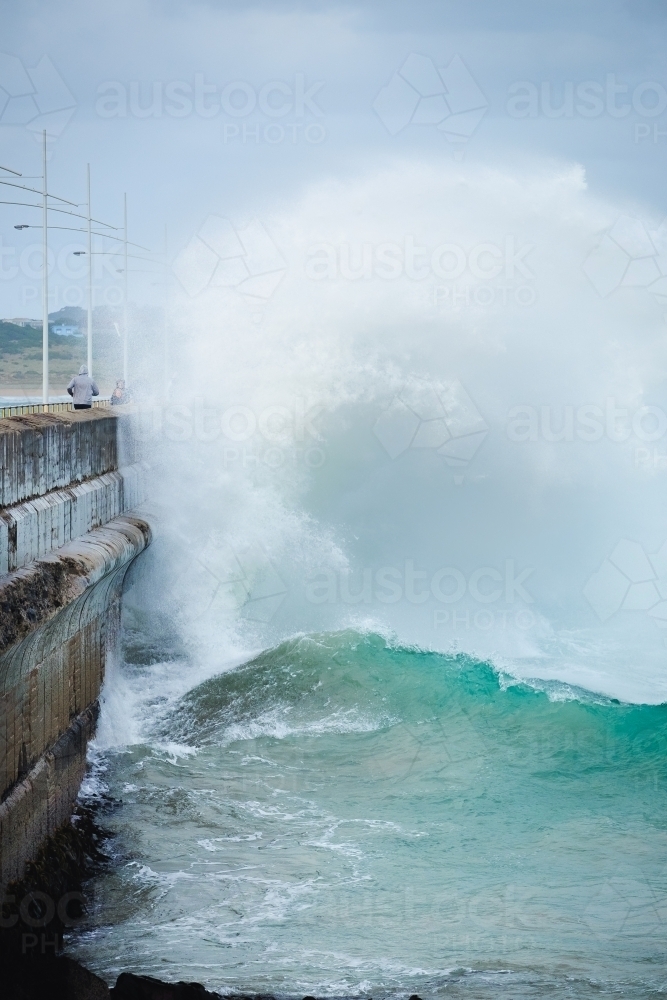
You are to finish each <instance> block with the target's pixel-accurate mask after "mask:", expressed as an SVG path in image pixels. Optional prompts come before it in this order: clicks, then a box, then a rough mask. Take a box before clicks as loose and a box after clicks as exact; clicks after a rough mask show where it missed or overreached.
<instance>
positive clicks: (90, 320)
mask: <svg viewBox="0 0 667 1000" xmlns="http://www.w3.org/2000/svg"><path fill="white" fill-rule="evenodd" d="M87 167H88V171H87V177H88V327H87V333H88V355H87V360H88V374H89V375H90V377H91V378H92V377H93V233H92V228H91V227H92V221H93V220H92V217H91V211H90V163H88V164H87Z"/></svg>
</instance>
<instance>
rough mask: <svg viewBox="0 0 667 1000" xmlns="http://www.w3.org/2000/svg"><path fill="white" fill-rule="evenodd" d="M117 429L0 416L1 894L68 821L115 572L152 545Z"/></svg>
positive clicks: (107, 645)
mask: <svg viewBox="0 0 667 1000" xmlns="http://www.w3.org/2000/svg"><path fill="white" fill-rule="evenodd" d="M128 420H129V418H128V417H127V416H125V415H123V414H121V413H119V412H113V411H109V410H89V411H76V412H73V413H64V414H60V413H57V414H52V413H45V414H34V415H30V416H25V417H12V418H9V419H4V420H0V886H4V885H6V884H7V883H8V882H11V881H14V880H16V879H19V878H21V877H22V875H23V872H24V870H25V865H26V863H27V862H28V861H30V860H32V859H33V858H34V856H35V854H36V853H37V851H38V850H39V847H40V846H41V845H42V843H43V842H44V840H45V839H46V838H47V837H49V836H50V835H52V834H53V833H55V831H56V830H57V829H58V828H59V827H60V826H62V825H63V824H64V823H67V822H68V821H69V817H70V815H71V812H72V807H73V805H74V802H75V800H76V796H77V793H78V790H79V787H80V785H81V780H82V777H83V774H84V771H85V762H86V745H87V742H88V739H89V738H90V736H91V735H92V733H93V732H94V728H95V722H96V718H97V699H98V696H99V692H100V687H101V684H102V681H103V678H104V671H105V665H106V662H107V659H108V657H109V655H110V654H112V652H113V650H114V647H115V644H116V641H117V635H118V628H119V622H120V598H121V593H122V586H123V580H124V577H125V573H126V571H127V569H128V567H129V566H130V564H131V563H132V561H133V560H134V559H135V558H136V556H137V555H138V554H139V553H140V552H141V551H142V550H143V549H144V548H145V547H146V546H147V545H148V544H149V543H150V540H151V529H150V526H149V523H148V520H147V519H146V517H145V516H144V515H142V513H141V510H140V505H141V503H142V502H143V500H144V499H145V484H144V470H143V468H142V466H141V465H140V464H138V463H136V462H133V461H132V458H133V456H132V454H131V448H129V447H128V443H131V434H130V433H129V429H128V427H127V422H128ZM121 439H124V447H123V448H122V449H121V447H120V442H121ZM121 452H122V453H123V456H124V458H125V461H126V462H127V463H128V464H125V465H121V464H120V463H119V455H120V454H121Z"/></svg>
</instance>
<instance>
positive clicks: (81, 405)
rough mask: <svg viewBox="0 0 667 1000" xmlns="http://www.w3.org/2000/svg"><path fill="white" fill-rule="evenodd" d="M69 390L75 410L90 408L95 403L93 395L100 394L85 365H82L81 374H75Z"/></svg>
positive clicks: (68, 387)
mask: <svg viewBox="0 0 667 1000" xmlns="http://www.w3.org/2000/svg"><path fill="white" fill-rule="evenodd" d="M67 391H68V393H69V394H70V396H71V397H72V400H73V402H74V409H75V410H89V409H90V408H91V406H92V405H93V396H99V394H100V390H99V389H98V388H97V386H96V385H95V383H94V382H93V380H92V378H91V377H90V375H89V374H88V369H87V368H86V366H85V365H81V367H80V368H79V374H78V375H75V376H74V378H73V379H72V381H71V382H70V384H69V385H68V386H67Z"/></svg>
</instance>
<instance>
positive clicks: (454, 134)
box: [373, 52, 488, 144]
mask: <svg viewBox="0 0 667 1000" xmlns="http://www.w3.org/2000/svg"><path fill="white" fill-rule="evenodd" d="M487 107H488V102H487V100H486V98H485V96H484V94H483V93H482V91H481V90H480V89H479V87H478V86H477V84H476V82H475V80H474V79H473V77H472V76H471V74H470V72H469V71H468V69H467V67H466V66H465V64H464V62H463V60H462V59H461V57H460V56H458V55H455V56H454V58H453V59H452V60H451V62H450V63H449V64H448V65H447V66H444V67H436V65H435V63H434V62H433V60H432V59H430V58H429V57H428V56H422V55H418V54H417V53H416V52H411V53H410V55H409V56H408V57H407V59H406V60H405V62H404V63H403V65H402V66H401V68H400V69H399V70H398V72H397V73H394V75H393V76H392V78H391V80H390V81H389V83H388V84H387V86H386V87H383V88H382V89H381V90H380V92H379V94H378V95H377V97H376V98H375V101H374V103H373V109H374V111H375V113H376V114H377V116H378V118H379V119H380V121H381V122H382V124H383V125H384V126H385V128H386V129H387V131H388V132H390V133H391V135H397V133H398V132H400V131H402V129H404V128H405V127H406V126H407V125H433V126H434V127H435V128H437V129H438V130H439V131H440V132H442V133H443V134H444V135H445V137H446V138H447V140H448V141H449V142H452V143H457V144H462V143H465V142H467V140H468V139H469V138H470V136H471V135H472V134H473V132H474V131H475V129H476V128H477V126H478V125H479V123H480V121H481V120H482V118H483V116H484V113H485V111H486V109H487Z"/></svg>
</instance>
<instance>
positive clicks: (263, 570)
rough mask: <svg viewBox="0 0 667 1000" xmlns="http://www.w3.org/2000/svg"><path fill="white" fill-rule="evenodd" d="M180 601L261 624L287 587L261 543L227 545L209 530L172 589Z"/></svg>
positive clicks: (275, 608)
mask: <svg viewBox="0 0 667 1000" xmlns="http://www.w3.org/2000/svg"><path fill="white" fill-rule="evenodd" d="M172 593H173V596H174V597H175V598H176V599H177V600H178V601H179V603H180V602H182V601H187V602H192V601H194V602H195V603H196V604H198V605H199V608H200V615H199V617H201V616H203V615H207V614H208V615H210V614H214V615H216V614H221V615H223V616H224V615H228V614H240V615H241V617H243V618H246V619H248V620H250V621H254V622H262V623H264V624H266V623H268V622H270V621H271V619H272V618H273V616H274V615H275V614H276V612H277V611H278V609H279V608H280V606H281V604H282V603H283V601H284V600H285V597H286V596H287V587H286V586H285V583H284V582H283V580H282V579H281V577H280V575H279V574H278V571H277V569H276V568H275V566H274V564H273V561H272V560H271V558H270V556H269V555H268V554H267V553H266V552H265V551H264V549H263V548H262V546H261V545H257V544H251V545H238V544H235V545H233V544H231V543H230V542H228V541H227V540H226V539H224V538H221V537H220V536H219V535H218V533H216V532H212V533H211V534H210V535H209V536H208V538H207V539H206V542H205V543H204V545H202V546H201V547H200V549H199V551H198V552H197V555H196V556H195V558H194V559H191V558H188V566H187V568H186V571H185V573H184V574H182V576H181V577H180V579H179V581H178V583H177V584H176V586H175V587H174V589H173V592H172Z"/></svg>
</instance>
